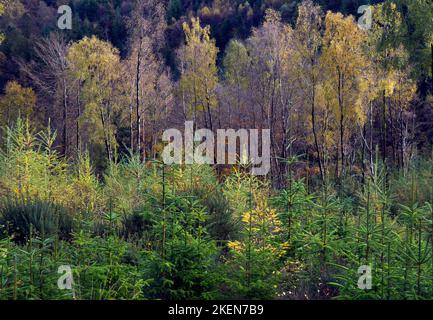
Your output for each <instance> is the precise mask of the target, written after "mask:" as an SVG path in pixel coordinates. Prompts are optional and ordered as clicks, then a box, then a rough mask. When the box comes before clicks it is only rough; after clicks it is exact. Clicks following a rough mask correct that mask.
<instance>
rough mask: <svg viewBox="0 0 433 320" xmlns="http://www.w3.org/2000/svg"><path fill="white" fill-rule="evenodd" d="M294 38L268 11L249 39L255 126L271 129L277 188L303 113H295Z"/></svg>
mask: <svg viewBox="0 0 433 320" xmlns="http://www.w3.org/2000/svg"><path fill="white" fill-rule="evenodd" d="M293 37H294V35H293V29H292V28H291V27H290V26H289V25H287V24H284V23H283V22H282V20H281V15H280V14H279V13H278V12H276V11H274V10H268V11H267V12H266V17H265V22H264V23H263V26H261V27H260V28H257V29H254V30H253V34H252V36H251V37H250V38H249V39H248V47H249V51H250V54H251V59H252V70H251V73H250V76H251V77H250V85H249V87H250V92H249V94H250V96H251V101H252V102H253V105H254V107H255V108H256V109H257V113H258V114H257V121H256V123H254V125H255V127H256V128H260V129H269V130H270V131H271V136H272V137H273V138H272V139H271V156H272V159H273V163H272V166H271V176H272V178H274V179H273V180H274V183H275V186H276V187H281V186H282V185H283V184H284V183H285V181H286V179H285V176H286V174H287V168H288V167H287V163H286V162H284V161H283V159H287V158H288V157H289V154H290V152H291V151H292V150H291V148H290V146H291V145H292V142H293V141H292V138H293V134H294V131H295V128H296V127H295V126H296V124H298V125H299V124H300V123H302V122H303V118H302V115H301V113H300V112H299V113H296V112H293V111H294V110H296V108H297V106H299V100H298V99H299V98H300V96H299V95H298V94H297V92H298V90H299V88H298V85H299V81H297V79H296V74H295V73H294V72H293V65H294V64H295V55H294V41H293ZM250 112H251V111H250ZM252 112H254V111H252ZM298 116H299V118H298Z"/></svg>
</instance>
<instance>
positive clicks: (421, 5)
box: [400, 0, 433, 94]
mask: <svg viewBox="0 0 433 320" xmlns="http://www.w3.org/2000/svg"><path fill="white" fill-rule="evenodd" d="M400 2H401V4H403V5H404V6H406V7H407V10H408V24H409V27H410V30H411V34H410V37H408V38H407V39H405V40H406V41H408V44H407V47H408V48H409V49H410V50H411V51H412V54H413V62H414V63H415V64H416V65H417V69H418V73H420V74H421V75H422V76H424V77H428V76H429V73H430V76H431V92H432V94H433V2H432V1H431V0H414V1H408V0H400Z"/></svg>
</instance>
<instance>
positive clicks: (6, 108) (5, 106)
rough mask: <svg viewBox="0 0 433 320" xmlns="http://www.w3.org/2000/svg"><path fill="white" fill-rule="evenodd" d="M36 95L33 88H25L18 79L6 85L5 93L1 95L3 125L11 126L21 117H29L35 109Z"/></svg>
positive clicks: (0, 117) (0, 112) (0, 108)
mask: <svg viewBox="0 0 433 320" xmlns="http://www.w3.org/2000/svg"><path fill="white" fill-rule="evenodd" d="M35 104H36V95H35V93H34V92H33V89H32V88H24V87H22V86H21V85H20V84H19V83H18V82H16V81H10V82H8V83H7V84H6V86H5V94H4V95H3V96H1V97H0V115H1V116H0V119H1V125H2V126H5V125H6V126H8V127H11V126H12V125H13V124H14V123H15V121H16V120H17V119H18V118H19V117H21V118H24V119H25V118H29V117H30V116H31V114H32V113H33V111H34V108H35Z"/></svg>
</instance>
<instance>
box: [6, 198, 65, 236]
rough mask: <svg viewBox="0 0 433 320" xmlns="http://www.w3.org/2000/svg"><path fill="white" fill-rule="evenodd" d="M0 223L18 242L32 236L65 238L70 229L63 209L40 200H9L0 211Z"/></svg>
mask: <svg viewBox="0 0 433 320" xmlns="http://www.w3.org/2000/svg"><path fill="white" fill-rule="evenodd" d="M0 212H1V213H0V225H3V226H5V228H6V231H7V234H8V235H9V236H10V237H11V238H12V239H13V240H14V241H17V242H19V243H25V242H26V241H28V240H29V239H30V238H31V237H33V236H39V237H41V238H42V239H46V238H50V237H54V236H58V237H59V238H60V239H63V240H66V239H68V238H69V237H70V233H71V231H72V219H71V216H70V215H69V214H68V213H67V212H66V210H65V209H63V208H61V207H60V206H56V205H54V204H52V203H50V202H44V201H40V200H30V201H29V200H24V199H16V200H15V201H14V200H9V201H8V202H7V203H6V204H5V205H4V207H3V208H2V209H1V211H0Z"/></svg>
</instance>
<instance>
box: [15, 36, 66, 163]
mask: <svg viewBox="0 0 433 320" xmlns="http://www.w3.org/2000/svg"><path fill="white" fill-rule="evenodd" d="M34 50H35V56H36V60H37V61H32V62H30V63H26V62H23V61H20V63H19V64H20V68H21V71H22V72H23V73H24V74H25V75H27V76H28V77H29V78H30V80H31V81H32V83H33V84H34V86H35V87H36V88H38V89H39V90H38V91H39V94H40V96H43V98H44V100H45V101H46V104H47V109H48V110H47V113H48V114H49V115H50V119H51V120H54V121H53V122H54V126H55V128H56V127H57V125H58V126H59V127H60V129H61V130H59V131H60V132H61V133H62V135H61V137H62V147H63V154H64V155H66V154H67V153H68V145H70V143H69V140H68V139H69V135H68V118H69V113H70V110H69V109H70V107H69V102H70V101H69V100H70V98H69V92H70V87H71V81H72V79H70V78H69V77H68V63H67V61H66V55H67V44H66V40H65V38H64V37H63V36H62V35H61V34H59V33H51V34H50V36H49V37H47V38H44V39H42V40H40V41H37V42H36V44H35V49H34ZM59 112H60V116H59ZM58 118H60V120H59V121H58ZM58 123H60V124H58Z"/></svg>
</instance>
